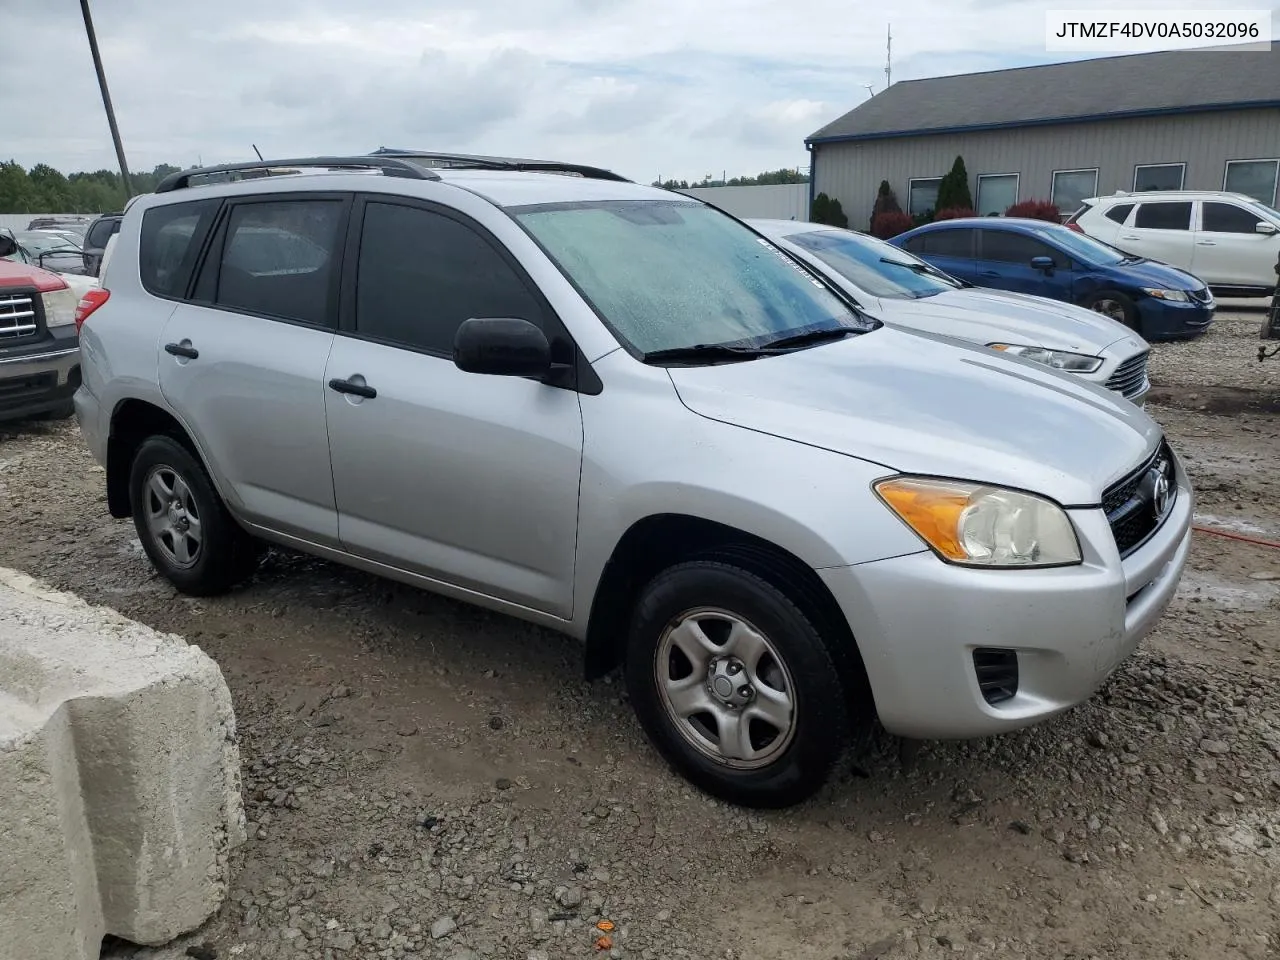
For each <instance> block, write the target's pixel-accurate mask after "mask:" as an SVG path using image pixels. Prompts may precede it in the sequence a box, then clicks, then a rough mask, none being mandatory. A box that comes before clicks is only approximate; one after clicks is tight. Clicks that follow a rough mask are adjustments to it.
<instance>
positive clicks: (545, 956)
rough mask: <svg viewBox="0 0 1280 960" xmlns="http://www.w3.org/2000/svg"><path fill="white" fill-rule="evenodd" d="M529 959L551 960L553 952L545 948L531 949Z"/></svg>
mask: <svg viewBox="0 0 1280 960" xmlns="http://www.w3.org/2000/svg"><path fill="white" fill-rule="evenodd" d="M527 960H551V954H549V953H547V951H545V950H530V951H529V953H528V954H527Z"/></svg>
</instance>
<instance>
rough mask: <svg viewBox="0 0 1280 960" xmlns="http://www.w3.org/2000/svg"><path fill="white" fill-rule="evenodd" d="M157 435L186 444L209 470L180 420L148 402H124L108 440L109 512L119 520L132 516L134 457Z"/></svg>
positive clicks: (113, 418)
mask: <svg viewBox="0 0 1280 960" xmlns="http://www.w3.org/2000/svg"><path fill="white" fill-rule="evenodd" d="M157 434H159V435H163V436H168V437H172V438H173V439H174V440H176V441H177V442H178V443H180V444H182V445H183V446H184V447H186V448H187V450H189V451H190V452H191V455H192V456H193V457H195V458H196V459H197V460H199V461H200V463H201V464H202V465H204V467H205V469H206V471H207V470H208V464H207V463H206V462H205V460H204V458H203V457H202V456H201V455H200V451H199V449H197V447H196V444H195V441H194V440H193V439H192V438H191V435H190V434H189V433H188V432H187V430H186V428H185V427H184V426H183V425H182V424H181V422H179V420H178V418H177V417H175V416H174V415H173V414H172V413H170V412H169V411H168V410H165V409H164V408H162V407H159V406H157V405H156V404H154V403H151V402H150V401H147V400H139V399H137V398H134V397H130V398H127V399H124V400H121V401H120V402H119V403H117V404H116V406H115V409H114V410H112V411H111V427H110V432H109V433H108V436H107V509H108V511H109V512H110V513H111V516H113V517H115V518H116V519H118V520H119V519H123V518H125V517H128V516H130V515H131V513H132V507H131V504H130V502H129V471H130V469H131V467H132V465H133V458H134V455H135V454H136V453H137V451H138V447H140V446H141V445H142V443H143V441H145V440H146V439H147V437H151V436H156V435H157ZM210 476H212V475H210ZM215 489H216V484H215Z"/></svg>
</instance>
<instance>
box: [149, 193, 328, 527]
mask: <svg viewBox="0 0 1280 960" xmlns="http://www.w3.org/2000/svg"><path fill="white" fill-rule="evenodd" d="M287 196H288V197H289V199H272V200H261V199H257V198H255V199H254V200H253V201H245V202H235V203H233V204H231V206H230V207H229V209H228V211H227V214H226V216H225V217H224V218H223V220H222V224H221V226H220V227H219V228H218V232H217V233H216V234H215V236H214V238H213V240H212V243H211V246H210V253H209V255H208V257H207V259H206V263H205V266H204V268H203V270H202V271H201V274H200V277H199V279H198V280H197V281H196V287H195V295H194V299H195V301H196V302H192V303H180V304H179V305H178V307H177V309H176V310H174V312H173V314H172V316H171V317H170V319H169V321H168V324H167V325H166V327H165V330H164V335H163V337H162V338H161V344H160V353H159V365H160V388H161V390H162V392H163V393H164V396H165V399H166V400H167V401H168V402H169V404H170V405H171V406H172V407H173V409H174V411H175V412H176V413H177V414H178V416H179V417H181V418H182V420H183V421H184V422H185V424H186V426H187V428H188V429H189V430H190V431H191V432H192V434H193V435H194V436H195V439H196V441H197V443H199V445H200V448H201V451H202V452H203V453H204V454H205V456H206V458H207V462H208V463H209V466H210V469H211V470H212V471H213V472H214V473H215V475H216V476H217V478H218V479H219V481H220V482H221V484H222V486H223V488H224V490H225V492H226V493H227V494H228V495H229V496H230V498H231V500H232V501H233V503H234V504H235V506H236V508H237V510H238V512H240V513H241V514H242V515H243V516H244V518H245V519H246V520H249V521H250V522H255V523H261V524H263V525H265V526H268V527H270V528H272V529H275V530H279V531H280V532H282V533H287V534H290V535H293V536H298V537H302V538H303V539H307V540H312V541H315V542H318V543H323V544H328V545H336V544H337V534H338V523H337V512H336V508H335V504H334V496H333V479H332V476H331V474H330V471H329V436H328V430H327V428H326V424H325V398H324V389H323V382H324V381H323V378H324V371H325V364H326V363H327V362H328V359H329V350H330V348H331V347H332V345H333V341H334V332H333V331H334V327H335V325H336V322H337V293H338V270H337V264H338V261H339V253H340V250H341V240H340V238H341V237H342V236H343V235H344V232H345V225H346V219H347V213H348V210H349V208H350V200H349V199H344V198H342V197H336V196H333V195H326V196H317V197H309V196H306V195H299V194H289V195H287Z"/></svg>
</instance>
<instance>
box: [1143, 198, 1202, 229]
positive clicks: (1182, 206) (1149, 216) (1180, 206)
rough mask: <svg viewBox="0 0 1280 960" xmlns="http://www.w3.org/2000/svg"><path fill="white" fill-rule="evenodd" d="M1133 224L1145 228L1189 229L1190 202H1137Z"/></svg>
mask: <svg viewBox="0 0 1280 960" xmlns="http://www.w3.org/2000/svg"><path fill="white" fill-rule="evenodd" d="M1133 225H1134V226H1135V227H1139V228H1142V229H1146V230H1190V229H1191V202H1190V201H1187V202H1186V203H1170V202H1167V201H1166V202H1164V203H1143V204H1139V205H1138V216H1137V219H1135V220H1134V223H1133Z"/></svg>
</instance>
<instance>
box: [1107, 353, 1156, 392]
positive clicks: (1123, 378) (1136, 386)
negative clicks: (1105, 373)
mask: <svg viewBox="0 0 1280 960" xmlns="http://www.w3.org/2000/svg"><path fill="white" fill-rule="evenodd" d="M1150 354H1151V351H1149V350H1144V351H1142V353H1135V354H1134V355H1133V356H1132V357H1130V358H1129V359H1128V360H1125V361H1124V362H1123V363H1121V364H1120V366H1118V367H1116V369H1115V372H1114V373H1113V374H1111V377H1110V378H1109V379H1108V380H1107V388H1108V389H1110V390H1114V391H1116V392H1117V393H1119V394H1120V395H1121V396H1124V397H1129V398H1132V397H1136V396H1138V395H1139V394H1142V393H1145V392H1146V391H1147V388H1148V387H1149V383H1148V382H1147V358H1148V357H1149V356H1150Z"/></svg>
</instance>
